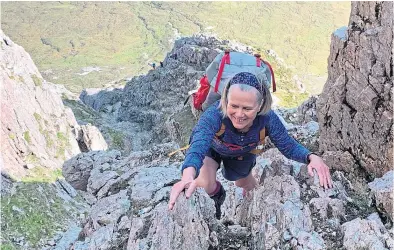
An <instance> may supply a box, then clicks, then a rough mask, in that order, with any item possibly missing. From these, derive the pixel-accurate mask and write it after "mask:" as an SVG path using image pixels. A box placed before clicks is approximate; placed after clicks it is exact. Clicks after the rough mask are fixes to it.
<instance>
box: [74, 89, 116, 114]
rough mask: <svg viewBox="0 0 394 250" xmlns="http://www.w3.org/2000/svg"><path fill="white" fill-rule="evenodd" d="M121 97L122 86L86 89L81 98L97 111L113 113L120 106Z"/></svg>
mask: <svg viewBox="0 0 394 250" xmlns="http://www.w3.org/2000/svg"><path fill="white" fill-rule="evenodd" d="M121 97H122V89H121V88H106V89H84V90H83V91H82V93H81V94H80V96H79V99H80V100H81V101H82V102H83V103H85V104H86V105H88V106H89V107H91V108H93V109H94V110H96V111H103V112H105V113H112V112H114V111H115V109H116V107H119V106H120V100H121ZM117 104H118V105H117Z"/></svg>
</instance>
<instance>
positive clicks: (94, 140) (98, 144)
mask: <svg viewBox="0 0 394 250" xmlns="http://www.w3.org/2000/svg"><path fill="white" fill-rule="evenodd" d="M75 130H76V134H77V141H78V145H79V148H80V149H81V151H82V152H88V151H97V150H107V149H108V145H107V142H106V141H105V140H104V137H103V136H102V134H101V132H100V130H99V129H98V128H97V127H95V126H92V125H90V124H87V125H82V126H80V127H79V128H78V127H77V128H75Z"/></svg>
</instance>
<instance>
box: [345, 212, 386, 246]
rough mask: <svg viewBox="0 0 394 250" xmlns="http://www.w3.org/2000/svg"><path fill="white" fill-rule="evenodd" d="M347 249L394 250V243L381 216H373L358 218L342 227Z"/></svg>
mask: <svg viewBox="0 0 394 250" xmlns="http://www.w3.org/2000/svg"><path fill="white" fill-rule="evenodd" d="M342 231H343V233H344V237H343V246H344V248H345V249H349V250H356V249H393V248H394V242H393V239H392V237H390V235H389V232H388V231H387V229H386V228H385V227H384V226H383V223H382V222H381V221H380V218H379V216H378V215H377V214H376V213H375V214H371V215H370V216H369V217H368V218H367V219H360V218H357V219H355V220H352V221H350V222H346V223H344V224H343V225H342Z"/></svg>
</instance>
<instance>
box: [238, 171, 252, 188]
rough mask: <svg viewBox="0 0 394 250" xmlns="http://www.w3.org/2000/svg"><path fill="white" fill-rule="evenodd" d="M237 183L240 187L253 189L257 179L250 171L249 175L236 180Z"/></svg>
mask: <svg viewBox="0 0 394 250" xmlns="http://www.w3.org/2000/svg"><path fill="white" fill-rule="evenodd" d="M235 185H236V186H237V187H240V188H244V189H247V190H251V189H253V188H254V187H255V186H256V185H257V181H256V179H255V178H254V176H253V175H252V173H249V175H248V176H247V177H244V178H242V179H239V180H236V181H235Z"/></svg>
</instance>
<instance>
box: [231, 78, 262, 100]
mask: <svg viewBox="0 0 394 250" xmlns="http://www.w3.org/2000/svg"><path fill="white" fill-rule="evenodd" d="M234 84H246V85H249V86H252V87H254V88H256V89H257V90H258V91H259V92H260V94H262V95H263V89H262V87H261V84H260V82H259V80H258V79H257V77H256V76H255V75H253V74H252V73H249V72H241V73H238V74H236V75H235V76H234V77H233V78H232V79H231V80H230V81H229V86H231V85H234ZM229 89H230V88H229Z"/></svg>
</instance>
